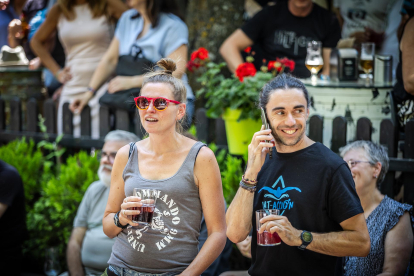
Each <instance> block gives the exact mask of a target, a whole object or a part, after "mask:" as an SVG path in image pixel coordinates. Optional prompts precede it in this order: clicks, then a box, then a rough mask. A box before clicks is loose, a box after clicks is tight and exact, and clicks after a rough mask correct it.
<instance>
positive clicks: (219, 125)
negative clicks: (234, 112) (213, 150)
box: [216, 118, 227, 146]
mask: <svg viewBox="0 0 414 276" xmlns="http://www.w3.org/2000/svg"><path fill="white" fill-rule="evenodd" d="M216 144H217V145H220V146H227V135H226V126H225V124H224V120H223V119H222V118H217V119H216Z"/></svg>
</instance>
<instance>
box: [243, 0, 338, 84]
mask: <svg viewBox="0 0 414 276" xmlns="http://www.w3.org/2000/svg"><path fill="white" fill-rule="evenodd" d="M241 29H242V31H243V32H244V33H245V34H246V35H247V36H248V37H249V38H250V39H251V40H253V42H254V44H259V45H260V47H261V49H263V52H264V58H265V59H266V60H267V61H269V60H275V59H276V58H277V57H278V58H284V57H287V58H289V59H292V60H294V61H295V62H296V66H295V70H294V71H293V75H295V76H297V77H299V78H307V77H310V71H309V70H308V69H307V68H306V66H305V59H306V48H307V43H308V42H309V41H311V40H317V41H321V42H322V47H324V48H334V47H336V44H337V43H338V40H339V39H340V38H341V28H340V26H339V23H338V19H337V18H336V16H335V15H334V14H333V13H331V12H329V11H327V10H325V9H324V8H322V7H320V6H318V5H317V4H315V3H314V4H313V8H312V11H311V12H310V13H309V15H307V16H306V17H297V16H294V15H293V14H292V13H291V12H290V11H289V9H288V4H287V1H280V2H278V3H277V4H276V5H274V6H266V7H264V8H263V9H262V10H261V11H260V12H258V13H257V14H256V15H255V16H254V17H253V18H252V19H250V20H249V21H248V22H246V24H245V25H243V26H242V28H241Z"/></svg>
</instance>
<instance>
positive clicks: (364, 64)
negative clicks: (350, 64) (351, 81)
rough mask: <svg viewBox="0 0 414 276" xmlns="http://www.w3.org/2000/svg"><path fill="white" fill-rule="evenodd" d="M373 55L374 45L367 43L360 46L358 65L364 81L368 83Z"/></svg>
mask: <svg viewBox="0 0 414 276" xmlns="http://www.w3.org/2000/svg"><path fill="white" fill-rule="evenodd" d="M374 55H375V43H371V42H367V43H362V44H361V57H360V59H359V65H360V66H361V68H362V70H363V71H364V73H365V81H366V82H367V83H369V82H370V74H371V73H372V68H373V63H374Z"/></svg>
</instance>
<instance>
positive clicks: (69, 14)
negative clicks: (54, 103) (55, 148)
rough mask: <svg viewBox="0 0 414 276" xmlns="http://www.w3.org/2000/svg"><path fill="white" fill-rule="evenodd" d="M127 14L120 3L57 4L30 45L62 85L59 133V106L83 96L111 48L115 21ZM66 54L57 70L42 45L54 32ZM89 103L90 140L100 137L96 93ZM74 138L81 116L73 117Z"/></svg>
mask: <svg viewBox="0 0 414 276" xmlns="http://www.w3.org/2000/svg"><path fill="white" fill-rule="evenodd" d="M125 10H126V6H125V5H124V4H123V3H122V2H121V1H120V0H58V1H57V4H56V5H54V6H53V7H52V9H51V10H50V11H49V13H48V16H47V18H46V21H45V22H44V23H43V24H42V25H41V26H40V28H39V30H38V31H37V32H36V34H35V35H34V37H33V38H32V41H31V46H32V48H33V51H34V52H35V53H36V54H37V56H38V57H39V58H40V59H41V61H42V63H43V64H44V65H45V66H46V67H47V68H48V69H49V70H50V71H51V72H52V73H53V74H54V75H55V76H56V78H57V79H58V80H59V81H60V82H61V83H63V84H64V86H63V90H62V95H61V98H60V102H59V109H58V133H62V132H63V127H64V126H63V124H62V106H63V104H64V103H66V102H69V103H70V102H72V101H74V100H75V99H77V98H79V97H80V96H81V94H84V93H85V91H86V88H87V86H88V83H89V80H90V79H91V77H92V74H93V72H94V71H95V69H96V67H97V66H98V64H99V61H100V60H101V59H102V57H103V56H104V54H105V52H106V50H107V49H108V47H109V45H110V41H111V39H112V36H113V29H114V19H118V18H119V17H120V16H121V14H122V13H123V12H124V11H125ZM57 29H58V30H59V39H60V41H61V42H62V45H63V48H64V49H65V52H66V67H65V68H63V69H62V68H60V66H59V65H58V64H57V63H56V61H55V60H54V59H53V58H52V56H51V55H50V53H49V51H48V49H47V47H46V46H45V42H46V41H47V40H48V38H49V37H50V36H52V35H53V33H54V32H55V31H56V30H57ZM99 92H100V93H98V95H96V97H94V99H92V100H91V102H90V103H89V106H90V107H91V117H92V137H94V138H98V137H99V104H98V99H99V96H100V95H102V94H103V93H104V92H105V90H104V89H102V91H99ZM73 122H74V135H75V136H77V137H79V136H80V114H75V116H74V121H73Z"/></svg>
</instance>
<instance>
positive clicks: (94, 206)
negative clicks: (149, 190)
mask: <svg viewBox="0 0 414 276" xmlns="http://www.w3.org/2000/svg"><path fill="white" fill-rule="evenodd" d="M138 140H139V138H138V137H137V136H136V135H135V134H133V133H131V132H127V131H123V130H114V131H111V132H109V133H108V134H107V135H106V136H105V144H104V145H103V148H102V151H101V152H100V154H99V157H100V166H99V169H98V176H99V180H98V181H95V182H93V183H92V184H91V185H90V186H89V187H88V189H87V190H86V192H85V195H84V196H83V199H82V202H81V204H80V205H79V208H78V212H77V214H76V217H75V220H74V222H73V230H72V234H71V236H70V239H69V242H68V247H67V251H66V258H67V264H68V269H69V271H68V272H65V273H63V274H61V276H66V275H72V276H83V275H87V276H100V275H102V272H103V271H104V270H105V268H106V267H107V265H108V264H107V263H108V260H109V257H110V256H111V252H112V245H113V244H114V240H112V239H110V238H108V237H107V236H106V235H105V234H104V232H103V228H102V218H103V215H104V212H105V207H106V202H107V201H108V195H109V188H110V186H111V172H112V166H113V164H114V159H115V155H116V153H117V152H118V150H119V149H120V148H122V147H123V146H125V145H127V144H128V143H131V142H136V141H138Z"/></svg>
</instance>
